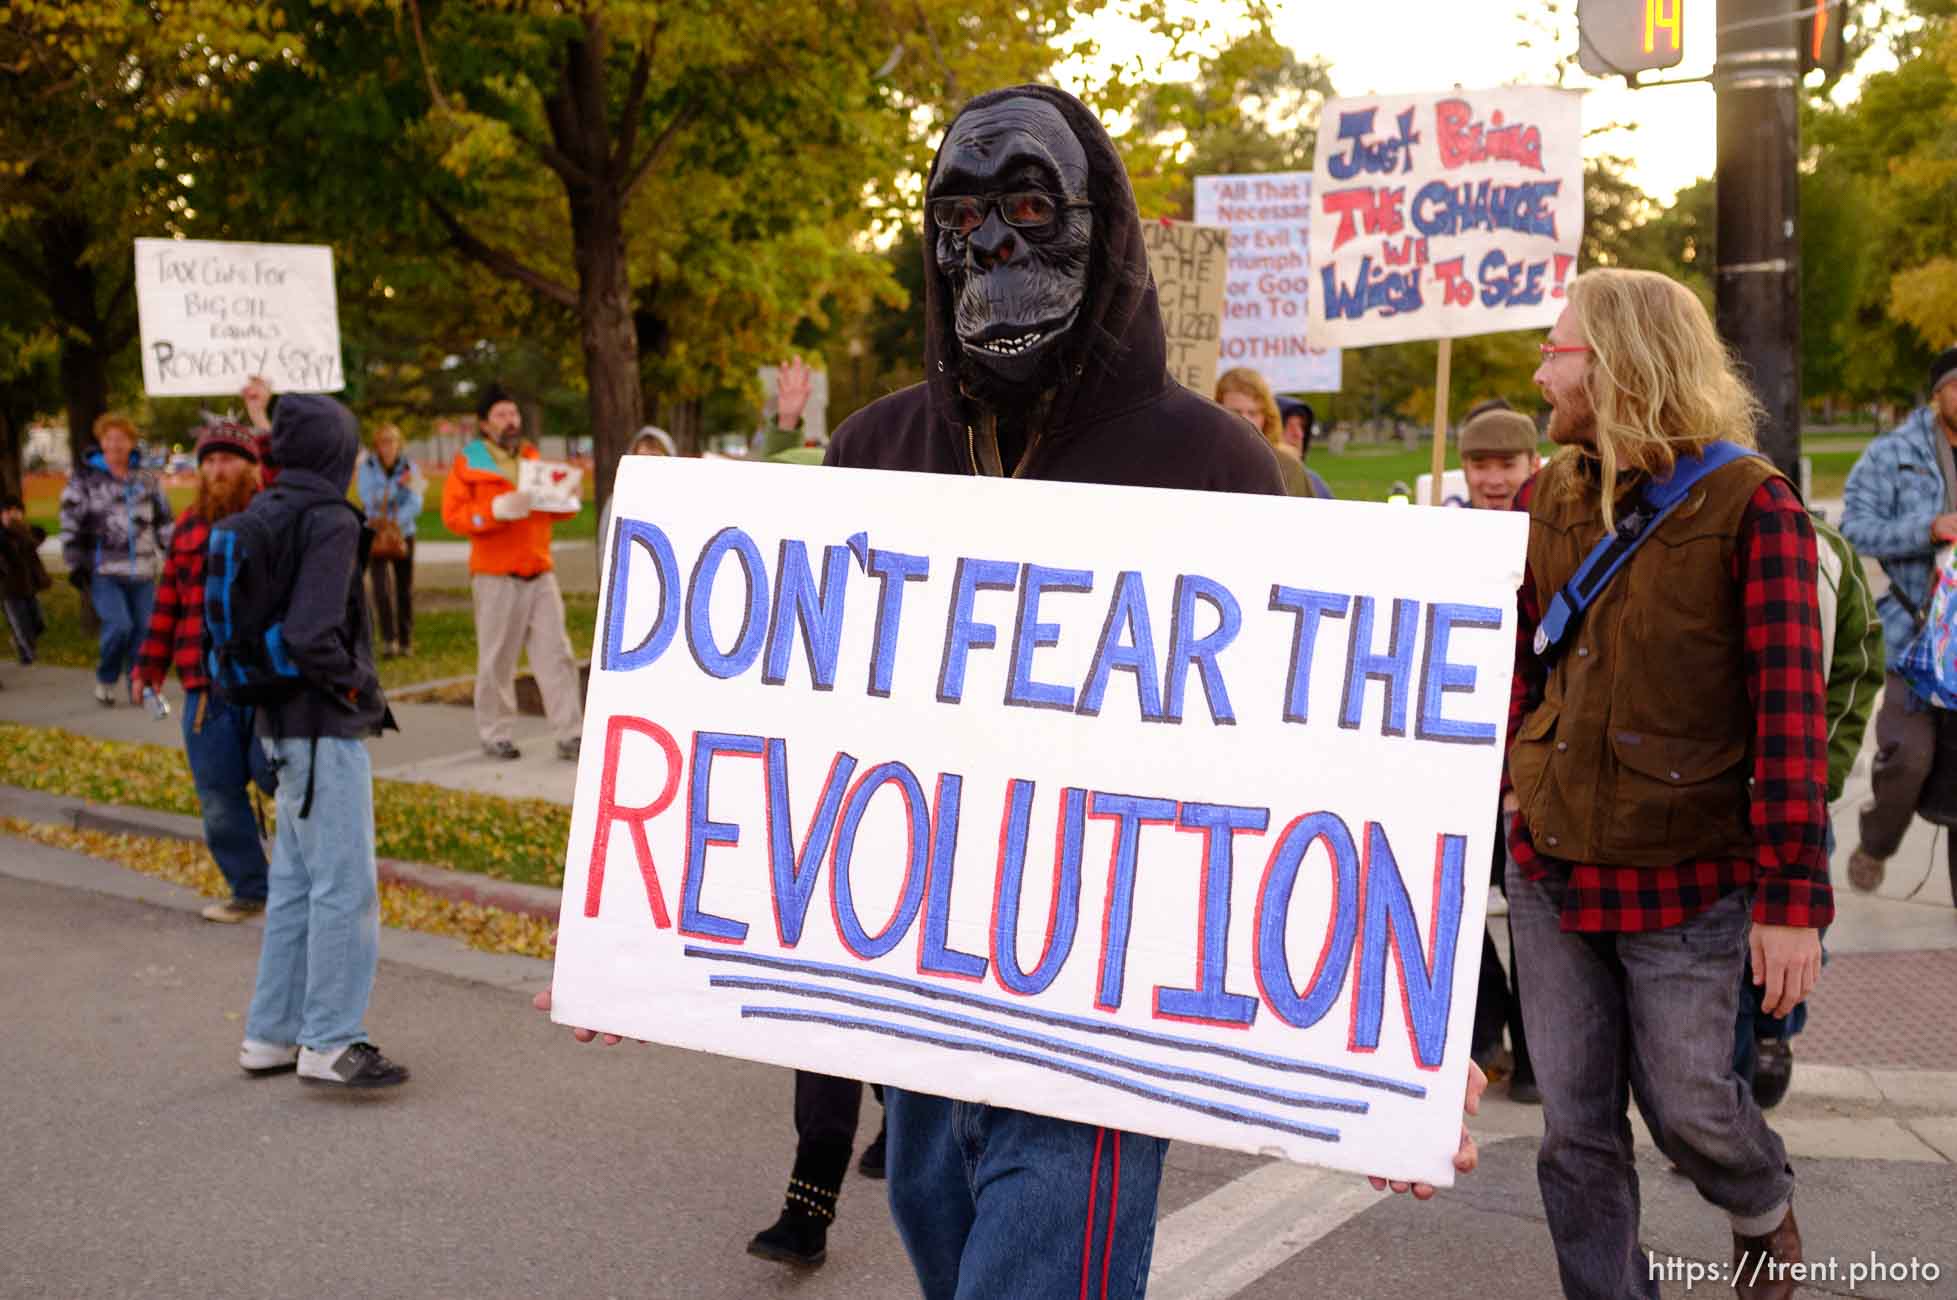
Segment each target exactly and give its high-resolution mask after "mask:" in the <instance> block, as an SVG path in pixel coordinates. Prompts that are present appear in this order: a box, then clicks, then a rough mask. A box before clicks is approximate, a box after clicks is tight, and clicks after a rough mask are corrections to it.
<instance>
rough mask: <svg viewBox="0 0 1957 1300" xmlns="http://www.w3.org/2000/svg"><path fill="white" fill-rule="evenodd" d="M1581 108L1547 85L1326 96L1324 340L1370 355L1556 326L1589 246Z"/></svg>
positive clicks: (1321, 256)
mask: <svg viewBox="0 0 1957 1300" xmlns="http://www.w3.org/2000/svg"><path fill="white" fill-rule="evenodd" d="M1581 102H1582V101H1581V99H1580V97H1579V95H1578V93H1577V92H1576V91H1570V90H1555V89H1551V88H1548V87H1540V86H1507V87H1503V88H1501V89H1499V90H1450V91H1443V92H1440V93H1438V94H1428V95H1384V96H1368V97H1366V98H1363V99H1334V100H1330V101H1328V102H1327V103H1326V105H1325V108H1324V111H1323V112H1322V113H1321V114H1320V115H1319V127H1318V153H1317V162H1316V171H1315V174H1316V176H1317V178H1318V188H1317V190H1316V192H1315V193H1314V194H1313V195H1312V218H1311V264H1312V268H1313V273H1314V276H1315V277H1316V278H1315V280H1314V282H1313V285H1312V293H1311V298H1310V303H1311V323H1310V326H1309V328H1310V330H1311V336H1312V338H1313V339H1314V340H1316V341H1318V342H1322V343H1328V344H1336V345H1338V346H1341V347H1364V346H1367V345H1369V344H1374V343H1400V342H1405V341H1407V340H1411V339H1444V338H1463V337H1465V336H1467V335H1471V334H1488V333H1492V332H1495V331H1497V330H1516V329H1538V328H1541V329H1546V328H1548V327H1549V326H1550V325H1552V324H1554V323H1555V321H1556V317H1557V315H1558V314H1559V313H1560V312H1561V311H1562V310H1563V294H1564V286H1565V285H1566V284H1568V282H1569V280H1570V277H1571V276H1572V275H1573V274H1575V271H1576V263H1577V251H1578V248H1579V246H1580V245H1581V243H1582V240H1583V123H1582V113H1581Z"/></svg>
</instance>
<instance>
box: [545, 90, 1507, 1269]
mask: <svg viewBox="0 0 1957 1300" xmlns="http://www.w3.org/2000/svg"><path fill="white" fill-rule="evenodd" d="M924 258H925V276H924V314H925V330H926V334H925V340H924V369H925V374H926V376H927V378H926V381H925V382H924V383H922V384H918V385H915V386H913V387H911V388H906V389H903V390H902V391H900V392H896V393H892V394H890V395H889V396H887V397H884V398H881V399H879V400H878V401H876V402H873V403H871V404H870V405H869V406H867V407H865V408H863V409H862V410H860V411H858V412H856V413H855V414H854V415H852V416H850V417H849V418H848V419H847V420H845V421H843V423H842V425H841V426H840V427H839V428H838V429H837V430H836V432H835V435H834V437H833V439H832V440H831V442H830V444H829V451H828V455H827V457H826V459H825V460H824V463H825V464H828V465H840V466H844V467H848V468H864V469H886V470H908V471H912V472H917V473H927V474H960V475H985V476H989V477H994V478H1004V477H1013V478H1037V479H1050V480H1056V481H1062V482H1075V483H1109V484H1118V485H1126V486H1134V487H1168V488H1185V489H1192V488H1193V489H1200V490H1205V491H1213V492H1254V493H1261V494H1264V495H1269V496H1279V495H1282V494H1283V492H1284V485H1283V482H1282V481H1281V480H1280V478H1279V477H1278V468H1277V462H1276V461H1275V460H1274V459H1273V458H1272V455H1271V452H1270V448H1269V447H1268V445H1267V444H1266V443H1265V442H1264V440H1263V439H1262V438H1261V437H1259V436H1258V434H1257V431H1256V430H1254V429H1252V428H1251V427H1250V426H1249V425H1248V424H1246V423H1245V422H1244V421H1243V420H1241V419H1239V418H1238V417H1237V416H1235V415H1232V414H1231V413H1230V412H1228V411H1226V410H1224V409H1223V408H1222V407H1220V406H1217V405H1216V404H1215V403H1213V402H1211V401H1210V400H1209V399H1208V398H1206V397H1204V396H1201V395H1199V394H1197V393H1192V392H1190V391H1189V390H1188V389H1186V388H1184V387H1183V386H1182V385H1180V384H1178V383H1176V382H1175V381H1174V380H1173V379H1171V378H1170V376H1169V372H1168V366H1167V361H1166V354H1167V347H1166V343H1165V340H1164V337H1163V332H1162V315H1161V311H1160V309H1159V308H1158V307H1157V305H1156V298H1155V285H1154V281H1153V280H1152V279H1151V278H1150V276H1149V271H1148V256H1147V252H1146V250H1145V248H1144V247H1143V244H1142V225H1141V218H1140V215H1139V214H1138V212H1137V211H1136V208H1135V197H1134V192H1133V191H1132V190H1131V189H1130V187H1129V184H1128V175H1127V172H1126V171H1125V170H1124V169H1123V167H1122V164H1121V160H1120V158H1119V156H1118V155H1117V154H1116V153H1115V149H1114V143H1113V141H1111V140H1110V139H1109V138H1108V134H1107V132H1106V130H1104V129H1103V128H1102V126H1101V124H1100V122H1099V120H1098V119H1096V118H1095V116H1094V114H1093V112H1092V111H1091V110H1089V109H1088V108H1087V106H1086V105H1084V104H1082V103H1081V102H1080V101H1079V100H1077V99H1075V98H1074V97H1073V96H1071V95H1068V94H1066V93H1065V92H1063V91H1059V90H1054V89H1052V88H1051V87H1047V86H1037V85H1027V86H1014V87H1010V88H1008V89H1004V90H996V91H992V92H990V93H987V94H984V95H980V96H979V97H978V98H976V99H974V100H972V101H971V102H970V103H968V104H967V105H966V106H965V107H964V108H963V109H962V110H961V111H960V112H959V115H958V116H957V118H955V119H954V120H953V122H952V124H951V126H950V129H949V130H948V131H947V132H946V134H945V138H944V142H943V144H941V145H940V146H939V149H938V156H937V158H936V160H935V161H934V163H933V164H932V169H931V175H930V179H929V181H928V183H927V185H926V188H925V217H924ZM1010 522H1011V521H1010V517H1009V516H1008V517H1005V518H1003V519H1002V521H1001V523H1002V526H1004V527H1008V528H1009V527H1010ZM1161 526H1162V524H1161V521H1159V520H1156V519H1143V518H1138V519H1137V520H1136V521H1135V527H1136V528H1137V529H1138V530H1141V529H1156V528H1159V527H1161ZM533 1005H535V1006H536V1008H537V1009H538V1010H539V1011H546V1012H547V1011H549V1010H550V1008H551V995H550V993H549V992H548V991H546V992H544V993H540V994H538V995H537V996H536V998H535V1000H534V1003H533ZM572 1034H573V1036H574V1037H575V1038H576V1039H577V1040H578V1041H580V1042H591V1041H593V1040H595V1039H601V1040H602V1041H604V1042H605V1043H607V1044H614V1043H617V1042H619V1041H620V1039H619V1038H618V1036H617V1035H611V1034H603V1035H601V1034H598V1033H596V1032H594V1031H592V1030H590V1029H573V1030H572ZM1486 1083H1487V1080H1486V1079H1484V1078H1483V1077H1482V1076H1481V1073H1480V1071H1479V1070H1476V1069H1473V1068H1472V1067H1471V1068H1470V1070H1469V1082H1468V1088H1467V1099H1468V1109H1469V1111H1470V1112H1471V1113H1472V1111H1473V1110H1474V1108H1475V1107H1476V1105H1477V1104H1478V1102H1479V1098H1480V1095H1481V1091H1482V1088H1483V1087H1485V1086H1486ZM884 1096H885V1121H886V1126H887V1154H886V1161H885V1167H886V1172H887V1174H888V1177H889V1184H890V1211H891V1217H892V1218H893V1219H895V1221H896V1224H897V1231H898V1234H899V1235H900V1236H901V1237H902V1238H903V1242H904V1248H905V1251H906V1252H907V1253H908V1254H909V1256H910V1261H911V1267H912V1269H913V1270H914V1271H915V1273H916V1275H917V1281H918V1288H919V1290H920V1292H921V1293H922V1294H923V1295H924V1297H925V1300H954V1298H955V1297H972V1296H985V1297H992V1296H1013V1297H1018V1296H1039V1297H1046V1296H1059V1295H1073V1294H1075V1293H1076V1292H1077V1291H1079V1290H1081V1289H1082V1287H1083V1285H1094V1286H1098V1289H1097V1291H1096V1294H1100V1295H1121V1296H1141V1295H1143V1294H1144V1293H1145V1292H1146V1290H1147V1286H1148V1269H1149V1259H1150V1255H1151V1252H1152V1250H1153V1248H1154V1241H1155V1211H1156V1196H1157V1193H1158V1191H1159V1190H1160V1186H1161V1179H1162V1162H1163V1157H1164V1153H1165V1151H1166V1150H1167V1147H1168V1143H1167V1142H1166V1141H1164V1140H1162V1139H1160V1138H1155V1137H1149V1136H1145V1135H1142V1134H1138V1133H1124V1132H1121V1131H1119V1130H1115V1129H1109V1128H1102V1127H1096V1126H1095V1125H1092V1124H1081V1123H1076V1122H1074V1121H1071V1120H1063V1119H1055V1118H1053V1117H1051V1116H1046V1115H1035V1114H1032V1113H1029V1112H1026V1111H1018V1110H1013V1109H1010V1108H1008V1107H1004V1106H992V1105H986V1104H983V1103H979V1102H965V1101H953V1100H950V1099H948V1098H944V1097H934V1096H930V1095H927V1094H924V1093H919V1092H914V1091H910V1090H908V1089H901V1088H891V1087H886V1088H885V1089H884ZM845 1154H846V1153H845ZM1475 1158H1476V1157H1475V1147H1474V1143H1473V1141H1472V1140H1470V1139H1469V1137H1468V1134H1467V1131H1466V1130H1465V1129H1463V1130H1462V1134H1461V1146H1460V1149H1459V1151H1458V1153H1457V1154H1456V1156H1455V1158H1454V1166H1455V1168H1456V1169H1457V1170H1460V1171H1461V1172H1464V1173H1465V1172H1468V1171H1469V1170H1472V1169H1473V1168H1474V1166H1475ZM829 1159H830V1161H831V1163H830V1164H829V1165H827V1166H822V1167H818V1166H817V1165H816V1164H814V1163H813V1162H811V1163H809V1164H806V1165H805V1164H804V1159H803V1154H802V1153H798V1156H797V1160H796V1170H795V1173H794V1174H793V1176H792V1178H791V1180H790V1185H789V1191H790V1194H789V1196H788V1197H787V1203H786V1205H785V1207H784V1212H783V1215H782V1220H781V1222H780V1223H778V1224H777V1225H776V1228H777V1229H779V1230H784V1232H783V1233H782V1234H780V1235H785V1230H787V1229H789V1228H792V1227H793V1226H794V1225H795V1224H796V1223H797V1222H798V1216H799V1222H800V1223H801V1224H802V1225H803V1226H805V1227H806V1228H807V1230H808V1237H809V1240H810V1242H811V1243H814V1242H817V1241H819V1238H820V1230H822V1229H824V1228H826V1226H827V1224H828V1222H829V1221H830V1220H831V1219H832V1218H833V1217H834V1214H835V1203H836V1194H835V1191H834V1190H832V1189H833V1188H835V1187H837V1186H838V1185H839V1184H840V1170H837V1169H835V1168H834V1164H833V1161H834V1157H833V1156H831V1157H829ZM1374 1182H1375V1185H1376V1186H1378V1187H1380V1188H1382V1189H1383V1188H1385V1187H1386V1186H1387V1184H1386V1183H1385V1182H1383V1181H1380V1180H1374ZM1392 1187H1393V1189H1394V1190H1395V1191H1402V1192H1405V1191H1411V1192H1412V1193H1413V1194H1414V1195H1415V1196H1418V1197H1421V1198H1423V1199H1424V1198H1426V1197H1429V1196H1432V1195H1433V1189H1432V1188H1431V1187H1428V1186H1426V1185H1424V1184H1407V1183H1393V1184H1392ZM811 1253H813V1252H811ZM809 1262H814V1261H813V1260H810V1261H809Z"/></svg>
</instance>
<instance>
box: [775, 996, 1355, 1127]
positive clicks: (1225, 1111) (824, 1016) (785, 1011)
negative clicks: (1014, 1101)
mask: <svg viewBox="0 0 1957 1300" xmlns="http://www.w3.org/2000/svg"><path fill="white" fill-rule="evenodd" d="M741 1017H742V1018H743V1019H746V1020H793V1021H800V1022H802V1023H804V1024H813V1025H832V1026H834V1027H836V1028H838V1029H855V1030H860V1031H862V1032H864V1033H871V1034H882V1035H884V1036H885V1037H889V1038H902V1039H907V1040H909V1041H911V1042H914V1043H928V1044H930V1045H931V1046H933V1047H944V1048H948V1049H950V1050H951V1051H954V1052H978V1053H980V1054H982V1055H985V1056H995V1057H998V1058H999V1059H1001V1060H1005V1061H1017V1062H1019V1063H1021V1064H1023V1065H1032V1066H1037V1067H1038V1068H1040V1069H1043V1070H1052V1071H1053V1072H1055V1073H1056V1074H1069V1075H1072V1076H1073V1077H1074V1078H1076V1079H1085V1080H1087V1081H1088V1082H1089V1083H1095V1084H1099V1085H1101V1086H1102V1087H1107V1088H1115V1089H1118V1090H1119V1091H1121V1092H1128V1093H1133V1094H1134V1095H1135V1096H1137V1097H1142V1098H1145V1099H1147V1100H1149V1101H1159V1102H1162V1103H1163V1104H1165V1105H1169V1106H1180V1107H1182V1108H1183V1109H1184V1110H1193V1111H1197V1112H1199V1113H1201V1114H1204V1115H1208V1116H1211V1117H1212V1118H1214V1119H1224V1120H1231V1121H1234V1122H1236V1123H1238V1124H1253V1125H1256V1126H1257V1127H1259V1128H1268V1129H1275V1130H1277V1131H1278V1132H1280V1133H1291V1134H1295V1135H1296V1136H1298V1137H1305V1138H1313V1139H1316V1140H1317V1141H1320V1142H1337V1141H1338V1140H1339V1131H1338V1130H1337V1129H1332V1128H1324V1127H1321V1126H1320V1125H1317V1124H1301V1123H1299V1122H1298V1121H1297V1120H1292V1119H1285V1118H1283V1117H1282V1116H1279V1115H1266V1114H1264V1113H1262V1112H1261V1111H1254V1110H1244V1109H1241V1108H1240V1107H1236V1106H1226V1105H1224V1104H1222V1103H1221V1102H1214V1101H1206V1100H1204V1099H1203V1098H1201V1097H1189V1096H1185V1095H1183V1094H1182V1093H1179V1092H1169V1091H1167V1090H1165V1089H1162V1088H1151V1087H1149V1086H1148V1085H1147V1084H1145V1083H1137V1082H1135V1081H1134V1080H1132V1079H1124V1078H1122V1077H1121V1076H1119V1075H1115V1074H1107V1073H1104V1072H1103V1071H1100V1070H1092V1069H1089V1068H1088V1067H1086V1066H1084V1065H1075V1064H1074V1063H1073V1062H1071V1061H1063V1060H1060V1059H1058V1058H1057V1057H1052V1056H1042V1055H1040V1054H1039V1053H1038V1052H1022V1051H1020V1050H1019V1049H1017V1048H1013V1047H1005V1046H1002V1045H1001V1044H998V1043H988V1042H986V1041H985V1040H983V1039H979V1038H958V1037H954V1036H953V1035H951V1034H939V1033H933V1032H932V1031H931V1030H928V1029H916V1028H913V1027H911V1026H909V1025H897V1024H892V1023H890V1022H889V1021H887V1020H868V1019H865V1018H863V1017H861V1016H838V1015H831V1014H830V1013H829V1012H827V1011H808V1010H804V1009H801V1008H799V1007H754V1006H744V1007H742V1008H741Z"/></svg>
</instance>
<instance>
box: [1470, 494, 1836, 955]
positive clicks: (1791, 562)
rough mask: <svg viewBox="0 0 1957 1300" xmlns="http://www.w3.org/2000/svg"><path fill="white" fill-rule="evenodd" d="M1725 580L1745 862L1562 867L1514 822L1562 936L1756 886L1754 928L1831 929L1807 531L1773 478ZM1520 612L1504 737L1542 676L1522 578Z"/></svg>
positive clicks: (1512, 843)
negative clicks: (1740, 628) (1739, 685)
mask: <svg viewBox="0 0 1957 1300" xmlns="http://www.w3.org/2000/svg"><path fill="white" fill-rule="evenodd" d="M1534 489H1535V483H1534V481H1531V482H1530V483H1528V484H1526V485H1525V486H1524V487H1523V489H1522V491H1521V492H1520V493H1518V494H1517V496H1516V502H1515V508H1516V509H1518V510H1526V509H1528V508H1529V498H1530V497H1531V495H1533V492H1534ZM1733 580H1734V581H1735V582H1737V583H1738V584H1739V588H1740V604H1741V617H1742V618H1743V619H1744V620H1745V623H1746V635H1745V641H1746V651H1745V657H1746V692H1747V696H1748V697H1749V698H1750V699H1751V700H1752V702H1753V717H1754V732H1753V744H1752V747H1751V748H1752V753H1753V783H1752V784H1753V800H1752V811H1751V814H1750V816H1751V819H1752V825H1753V839H1754V844H1755V846H1756V848H1755V851H1754V855H1753V857H1752V858H1750V859H1749V858H1706V859H1700V860H1697V861H1690V862H1680V863H1677V864H1676V865H1674V866H1670V867H1658V868H1653V867H1611V866H1602V865H1598V864H1595V863H1570V862H1564V861H1562V860H1560V859H1557V858H1552V857H1550V856H1548V855H1547V854H1543V853H1539V852H1537V851H1536V847H1535V844H1534V843H1533V842H1532V841H1531V839H1530V835H1529V827H1528V826H1527V824H1526V823H1525V821H1524V819H1523V818H1521V817H1514V818H1511V819H1510V828H1509V848H1510V851H1511V852H1513V853H1514V855H1515V864H1516V866H1517V867H1519V868H1520V869H1521V871H1522V874H1523V875H1524V876H1526V877H1528V878H1529V879H1531V880H1541V879H1544V878H1545V877H1548V876H1550V875H1552V874H1553V875H1557V876H1561V877H1563V878H1564V879H1565V880H1566V881H1567V882H1568V888H1567V890H1566V892H1565V894H1564V896H1563V929H1565V930H1570V931H1593V932H1619V933H1621V932H1629V931H1636V930H1661V929H1664V928H1666V927H1667V926H1673V925H1678V924H1680V923H1681V922H1684V921H1688V920H1690V919H1691V918H1692V917H1694V916H1696V915H1698V914H1699V913H1700V912H1702V911H1704V910H1705V909H1706V908H1708V907H1711V906H1712V905H1713V904H1714V903H1716V902H1718V901H1719V900H1720V899H1721V898H1723V897H1725V896H1726V895H1727V894H1729V893H1731V892H1732V891H1733V890H1735V889H1741V888H1744V887H1746V886H1747V885H1753V886H1755V888H1756V893H1755V896H1754V900H1753V919H1754V920H1755V921H1756V922H1758V923H1760V924H1762V925H1794V926H1823V925H1826V924H1828V923H1829V922H1830V921H1832V920H1833V919H1834V916H1835V895H1834V890H1833V888H1832V887H1831V886H1830V885H1829V883H1828V860H1827V855H1826V853H1825V852H1824V850H1823V831H1824V828H1825V820H1826V816H1827V805H1826V802H1825V799H1824V794H1823V792H1824V791H1825V790H1826V789H1827V787H1828V747H1827V723H1826V713H1825V710H1824V705H1823V701H1824V699H1825V694H1826V692H1825V689H1824V687H1823V681H1822V675H1821V614H1820V604H1819V601H1818V600H1817V598H1816V590H1815V583H1816V560H1815V540H1814V528H1813V525H1811V524H1810V523H1809V522H1808V517H1807V512H1806V511H1805V510H1803V509H1802V508H1801V503H1800V501H1799V500H1798V499H1797V498H1796V497H1795V495H1794V492H1793V490H1792V489H1791V488H1790V487H1788V485H1787V483H1786V482H1785V481H1784V480H1782V479H1778V478H1774V479H1769V480H1767V481H1766V482H1765V483H1762V484H1761V485H1760V487H1759V488H1758V489H1757V490H1755V492H1754V493H1753V497H1752V499H1751V500H1750V501H1748V502H1747V509H1746V514H1745V516H1744V517H1743V518H1742V519H1741V520H1740V531H1739V545H1738V546H1737V547H1735V548H1734V553H1733ZM1519 603H1520V605H1521V611H1522V617H1521V618H1520V620H1518V623H1517V627H1516V653H1515V682H1514V689H1513V691H1512V692H1511V694H1510V698H1509V734H1510V735H1511V736H1513V735H1515V734H1516V732H1517V731H1519V730H1520V729H1521V726H1522V720H1523V719H1524V718H1525V717H1527V716H1528V714H1529V711H1530V710H1531V709H1533V708H1534V707H1535V705H1536V704H1537V703H1538V702H1539V701H1540V700H1541V699H1542V694H1543V685H1544V681H1545V679H1546V674H1545V670H1544V668H1543V666H1542V663H1541V662H1540V661H1539V660H1538V659H1537V658H1536V655H1535V651H1534V649H1533V644H1534V641H1535V635H1536V623H1537V622H1538V621H1539V620H1540V618H1541V611H1540V609H1539V608H1538V607H1537V601H1536V592H1535V583H1534V581H1533V580H1532V578H1531V577H1530V576H1529V575H1528V574H1526V573H1525V574H1524V575H1523V579H1522V590H1521V593H1520V601H1519Z"/></svg>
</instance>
